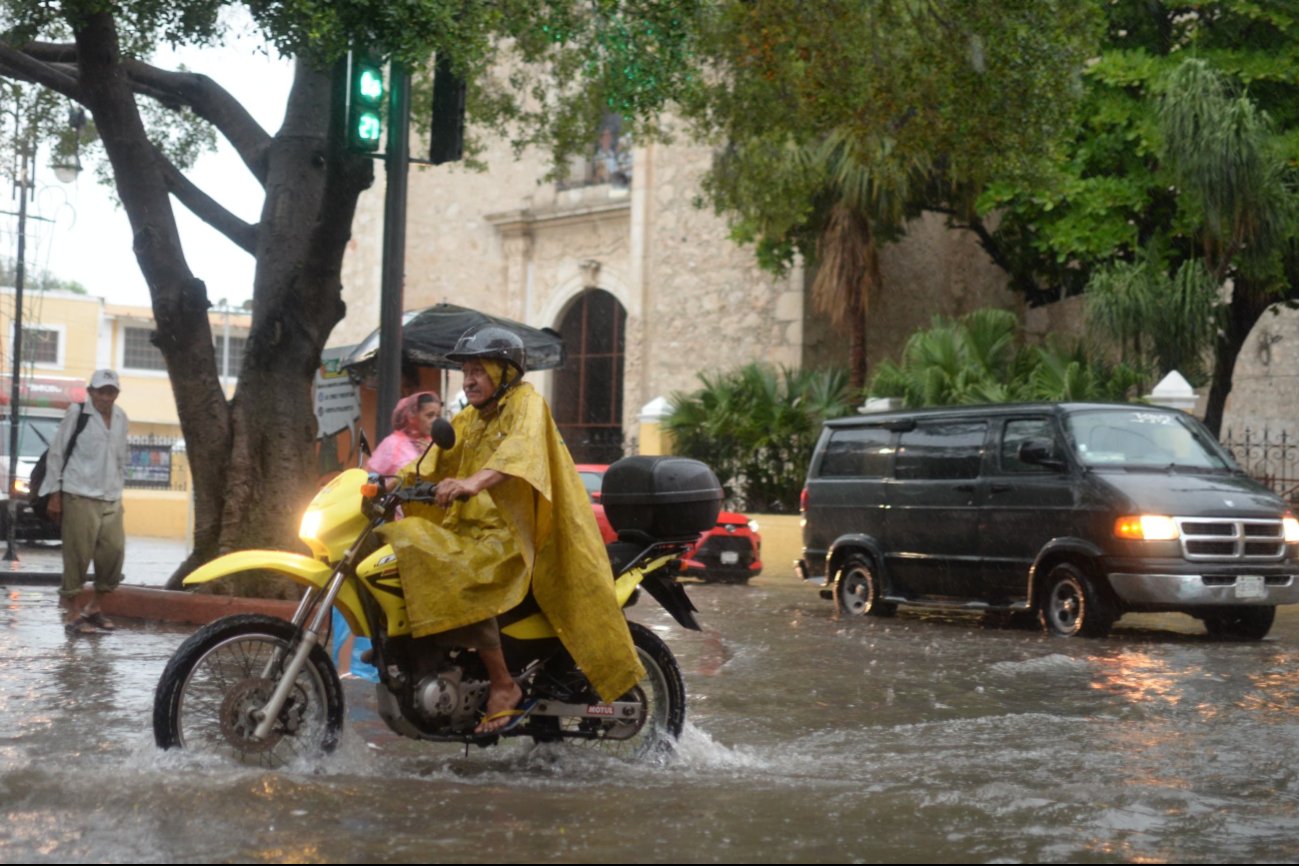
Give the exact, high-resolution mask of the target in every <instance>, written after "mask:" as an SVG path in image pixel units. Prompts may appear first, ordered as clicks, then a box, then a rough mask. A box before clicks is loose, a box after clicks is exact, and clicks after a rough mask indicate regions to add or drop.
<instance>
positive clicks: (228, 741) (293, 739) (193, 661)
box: [153, 614, 343, 768]
mask: <svg viewBox="0 0 1299 866" xmlns="http://www.w3.org/2000/svg"><path fill="white" fill-rule="evenodd" d="M294 632H295V630H294V627H293V625H292V624H290V623H288V622H286V621H284V620H282V619H276V618H274V617H269V616H262V615H260V614H245V615H240V616H230V617H226V618H224V619H220V620H217V621H216V622H213V623H210V624H208V625H206V626H204V627H203V628H201V629H199V630H198V631H197V632H195V633H194V634H193V635H191V636H190V637H189V639H188V640H186V641H185V642H184V643H183V644H181V646H180V648H179V649H178V650H176V653H175V654H174V655H173V656H172V657H171V661H169V662H168V663H167V667H166V669H165V670H163V672H162V678H161V679H159V681H158V689H157V691H156V692H155V693H154V701H153V735H154V739H155V741H156V742H157V744H158V746H159V747H160V748H163V749H170V748H183V749H191V750H196V751H203V752H210V753H217V754H221V755H226V756H229V757H233V758H235V759H236V760H238V761H240V762H242V763H246V764H253V765H256V766H263V767H269V768H276V767H282V766H284V765H285V764H288V763H290V762H292V761H294V760H298V759H300V758H303V757H313V756H315V755H319V754H321V753H325V752H330V751H332V750H333V749H334V747H335V746H336V745H337V744H338V736H339V731H340V730H341V729H342V726H343V688H342V685H341V684H340V683H339V680H338V673H337V672H336V671H335V670H334V665H333V663H332V662H330V660H329V656H328V655H326V654H325V652H324V650H322V649H321V648H320V647H319V646H317V647H314V648H312V650H311V654H310V655H309V656H308V657H307V663H306V665H304V666H303V669H302V671H301V672H300V673H299V674H298V677H297V680H296V681H295V682H294V685H293V689H292V691H291V692H290V693H289V697H288V700H287V701H285V704H284V708H283V709H282V710H281V711H280V714H279V718H278V719H277V720H276V723H275V726H274V728H273V729H272V731H271V734H270V736H268V737H267V738H266V739H265V740H255V739H253V737H252V731H253V728H254V727H256V722H255V720H254V719H253V718H252V715H251V711H252V710H254V709H256V708H258V707H260V706H262V705H263V704H264V703H265V702H266V700H267V699H268V698H269V697H270V695H271V692H272V691H273V690H274V688H275V684H276V682H277V680H278V678H279V675H278V667H279V665H280V664H283V663H284V662H285V661H287V650H289V649H290V648H291V647H292V644H293V639H294ZM277 656H278V658H277Z"/></svg>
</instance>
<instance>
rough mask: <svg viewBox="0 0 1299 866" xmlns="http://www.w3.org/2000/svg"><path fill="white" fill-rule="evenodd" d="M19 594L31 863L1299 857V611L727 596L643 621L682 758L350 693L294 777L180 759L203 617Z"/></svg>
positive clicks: (5, 820) (5, 649) (15, 793)
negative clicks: (682, 623)
mask: <svg viewBox="0 0 1299 866" xmlns="http://www.w3.org/2000/svg"><path fill="white" fill-rule="evenodd" d="M4 592H5V598H4V604H3V606H2V607H0V861H4V862H20V861H33V862H84V861H114V862H145V863H151V862H199V861H253V862H268V861H269V862H283V861H293V862H319V861H350V862H384V861H396V862H412V861H420V862H470V861H473V860H484V861H487V862H499V861H503V860H516V861H565V862H619V861H632V862H665V863H668V862H713V861H752V862H806V861H825V860H833V861H879V860H886V861H895V862H916V863H929V862H944V861H961V862H989V861H995V862H1017V861H1021V862H1022V861H1050V862H1064V861H1069V862H1115V861H1136V860H1140V861H1178V862H1204V861H1214V862H1223V861H1229V862H1242V861H1260V860H1267V861H1294V860H1296V859H1299V773H1297V772H1296V767H1295V756H1296V755H1299V680H1297V679H1296V676H1295V671H1296V668H1297V667H1299V611H1295V612H1293V613H1288V612H1283V613H1282V615H1281V616H1280V617H1278V623H1277V626H1276V627H1275V629H1274V630H1273V634H1272V636H1271V637H1270V638H1269V639H1268V640H1266V641H1264V642H1262V643H1252V644H1251V643H1228V642H1219V641H1213V640H1210V639H1208V638H1207V637H1205V636H1203V635H1202V634H1201V630H1200V628H1199V626H1198V624H1197V623H1195V622H1194V621H1193V620H1190V619H1189V618H1185V617H1176V616H1172V615H1168V616H1146V617H1140V618H1129V619H1125V620H1123V621H1121V622H1120V624H1119V626H1118V628H1117V629H1116V631H1115V633H1114V635H1113V636H1111V637H1110V638H1107V639H1105V640H1101V641H1086V640H1072V641H1071V640H1061V639H1050V638H1047V637H1044V636H1042V635H1040V634H1038V633H1037V632H1035V631H1025V630H1013V629H1006V628H988V627H984V626H983V625H982V624H981V622H980V620H979V619H978V618H977V617H973V616H958V615H951V616H932V615H923V616H922V615H916V614H914V613H912V614H908V613H907V612H905V611H904V612H903V613H901V614H899V615H898V616H897V617H896V618H894V619H890V620H855V621H848V622H836V621H834V620H833V618H832V611H831V605H830V604H829V602H825V601H822V600H821V599H819V598H818V597H817V595H816V593H815V591H813V590H811V589H808V588H805V587H802V586H799V585H796V584H795V583H794V582H793V581H792V580H788V579H771V580H768V579H767V578H759V579H758V580H756V581H755V582H754V584H753V585H751V586H748V587H743V586H739V587H735V586H704V585H700V586H694V587H692V588H691V595H692V597H693V598H694V599H695V601H696V603H697V604H698V606H699V608H700V619H701V621H702V622H704V623H705V624H706V626H707V629H708V630H707V631H706V632H705V633H703V634H696V633H690V632H686V631H684V630H682V629H680V628H678V627H677V626H675V625H674V624H671V622H670V620H669V619H668V617H667V615H666V614H664V613H663V612H662V611H661V610H659V609H658V608H657V607H656V606H655V605H654V603H653V601H651V600H649V599H648V598H647V599H644V600H643V601H642V603H641V605H640V606H639V607H637V608H635V609H633V615H634V617H635V618H637V619H639V620H641V621H642V622H645V623H646V624H648V625H650V626H651V627H653V628H655V629H656V630H657V631H658V632H659V633H660V635H662V636H663V637H665V639H666V640H667V641H668V643H669V645H670V646H671V647H672V648H673V650H674V652H676V653H677V655H678V658H679V659H680V661H681V664H682V669H683V672H684V674H685V678H686V685H687V689H688V691H689V709H688V713H687V726H686V731H685V735H684V737H683V738H682V741H681V743H680V744H679V748H678V749H677V751H676V753H675V754H674V755H673V756H672V758H670V759H669V760H667V761H666V762H664V763H662V764H658V765H652V766H644V765H633V764H627V763H624V762H622V761H619V760H616V759H613V758H608V757H605V756H602V755H599V754H592V753H590V752H588V751H585V750H581V749H577V748H571V747H564V746H563V745H562V744H550V745H547V746H544V747H533V746H531V745H530V744H525V743H521V742H519V743H511V744H508V745H505V746H502V747H498V748H494V749H485V750H484V749H471V750H469V752H468V753H467V754H466V752H465V750H464V749H463V748H457V747H451V746H446V745H441V746H438V745H428V744H422V743H415V742H411V741H406V740H401V739H399V738H397V737H395V736H393V735H392V734H390V733H388V732H387V730H386V729H385V728H383V726H382V724H381V723H379V722H378V721H377V720H376V718H375V716H374V714H373V711H372V702H371V700H370V697H369V694H370V689H371V687H370V686H368V685H365V684H362V683H360V682H357V681H351V682H349V683H348V684H347V688H346V691H347V697H348V701H349V723H348V729H347V734H346V736H345V739H344V742H343V745H342V746H341V748H340V750H339V752H337V753H335V754H333V755H331V756H327V757H324V758H321V759H316V760H313V761H312V762H311V763H309V764H304V765H302V766H295V767H292V768H290V769H288V770H283V771H277V772H269V771H264V770H259V769H248V768H243V767H239V766H234V765H232V764H229V763H227V762H225V761H223V760H215V759H211V758H205V757H203V756H198V755H194V754H187V753H183V752H176V751H173V752H166V753H162V752H159V751H158V750H157V749H155V747H154V745H153V739H152V734H151V730H150V714H151V710H152V697H153V688H154V685H155V684H156V681H157V678H158V675H159V674H160V673H161V671H162V668H163V665H164V664H165V663H166V659H167V657H168V656H169V654H170V653H171V652H172V650H174V649H175V647H176V646H177V645H178V644H179V643H180V642H181V641H182V640H183V639H184V637H185V636H186V634H187V633H188V632H187V630H183V629H174V628H169V627H162V626H149V625H129V626H127V627H125V628H122V629H120V630H119V631H118V632H116V633H114V634H110V635H102V636H94V637H78V638H70V637H67V636H65V635H64V633H63V631H62V629H61V628H59V625H58V615H57V612H56V610H55V607H54V604H55V595H54V592H53V590H52V589H43V588H8V589H6V590H4Z"/></svg>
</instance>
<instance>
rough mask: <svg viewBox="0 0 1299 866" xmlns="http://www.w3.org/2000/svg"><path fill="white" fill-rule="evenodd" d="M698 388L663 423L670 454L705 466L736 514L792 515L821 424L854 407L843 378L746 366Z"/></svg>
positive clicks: (676, 398) (703, 377) (706, 379)
mask: <svg viewBox="0 0 1299 866" xmlns="http://www.w3.org/2000/svg"><path fill="white" fill-rule="evenodd" d="M699 381H700V382H701V383H702V384H703V387H702V388H700V389H699V390H698V391H695V392H693V393H690V394H683V393H677V394H674V395H673V397H672V399H673V403H674V404H675V406H674V408H673V411H672V414H671V415H669V416H668V417H667V419H666V420H665V421H664V428H665V429H666V430H667V431H668V432H669V433H671V434H672V437H673V440H674V442H675V450H676V452H677V453H679V454H682V455H684V456H686V457H693V458H694V459H696V460H702V461H703V462H705V463H707V464H708V465H709V466H711V467H712V468H713V471H714V472H716V473H717V477H718V478H719V479H720V480H721V482H722V484H723V486H725V488H726V489H727V491H728V493H729V495H730V497H731V498H733V499H734V500H736V501H737V502H738V503H739V507H740V508H741V509H743V510H748V511H758V512H764V511H776V512H782V511H783V512H793V511H795V510H797V508H798V496H799V491H800V490H801V489H802V485H803V479H804V477H805V475H806V474H807V462H808V460H810V459H811V457H812V448H813V446H814V445H815V444H816V439H817V436H818V435H819V434H820V432H821V422H822V421H824V420H825V419H826V418H837V417H839V416H842V415H846V414H848V413H850V412H851V411H852V409H853V406H854V405H855V404H856V400H855V397H856V395H854V394H852V393H851V391H850V389H849V388H848V379H847V375H846V374H845V373H843V372H842V371H837V370H832V371H814V370H791V369H789V368H785V367H782V368H780V369H779V370H776V369H773V368H772V367H769V366H767V365H763V364H748V365H746V366H744V367H740V368H738V369H735V370H731V371H729V372H726V373H721V374H716V375H708V374H705V373H701V374H699Z"/></svg>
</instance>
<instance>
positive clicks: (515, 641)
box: [153, 421, 722, 767]
mask: <svg viewBox="0 0 1299 866" xmlns="http://www.w3.org/2000/svg"><path fill="white" fill-rule="evenodd" d="M454 438H455V435H454V433H453V432H452V430H451V426H450V425H449V424H446V422H445V421H441V422H440V423H439V424H438V425H437V426H436V427H435V430H434V442H435V444H437V445H438V446H439V447H442V448H448V447H450V446H451V445H452V444H454ZM620 463H622V464H624V465H623V468H622V470H621V471H620V472H615V471H614V468H615V467H617V466H618V464H614V467H611V469H610V474H611V475H612V476H613V479H614V481H613V488H614V489H610V481H609V480H606V481H605V497H606V499H605V501H606V502H609V501H610V500H609V497H610V495H612V497H613V501H614V503H618V502H622V510H621V511H619V510H618V506H617V505H615V506H614V516H613V517H611V519H613V520H615V523H616V524H617V525H620V526H621V527H622V528H621V530H620V537H619V540H618V541H617V542H615V543H613V544H610V545H608V552H609V558H610V563H611V578H610V579H611V580H613V581H614V586H615V591H616V594H617V598H618V601H619V604H620V605H622V606H624V607H626V606H629V605H631V604H634V603H635V602H636V600H637V599H638V597H639V596H640V592H639V590H640V589H644V590H645V591H646V592H647V593H648V594H649V595H651V596H652V597H653V598H654V599H656V600H657V601H658V602H659V603H660V604H661V605H662V606H663V607H664V608H665V609H666V610H667V611H668V612H669V613H670V614H671V615H672V616H673V617H674V618H675V619H676V621H677V622H679V623H680V624H681V625H683V626H684V627H686V628H689V629H695V630H698V628H699V624H698V622H697V621H696V620H695V617H694V612H695V607H694V605H693V604H692V603H691V602H690V599H689V598H688V597H687V596H686V593H685V590H684V588H683V587H682V586H681V585H680V584H678V583H677V582H676V578H675V575H677V573H678V572H679V564H678V560H679V559H680V557H681V556H682V555H683V554H684V553H685V552H686V551H688V550H689V549H690V547H691V545H692V544H693V543H694V541H695V540H696V539H697V538H698V534H699V532H700V530H701V529H703V528H708V527H710V526H712V525H713V524H714V522H715V521H716V518H717V512H718V509H719V508H720V504H721V495H722V494H721V488H720V486H719V485H718V484H717V479H716V477H715V476H714V475H713V473H712V471H711V470H710V469H708V467H707V466H705V465H704V464H702V463H698V462H697V461H693V460H685V459H683V458H646V457H629V458H625V459H624V460H623V461H620ZM619 478H621V479H623V482H622V483H621V487H620V482H619V480H618V479H619ZM383 480H384V479H381V478H380V477H379V476H376V475H367V474H366V473H365V472H364V471H362V470H360V469H349V470H347V471H345V472H343V473H342V474H340V475H339V476H338V477H336V478H335V479H333V480H332V481H331V482H330V483H329V484H328V485H327V486H325V487H324V488H323V489H322V490H320V492H319V493H317V495H316V497H315V498H314V499H313V500H312V502H311V504H310V506H309V507H308V508H307V511H306V514H305V515H304V517H303V519H302V525H301V529H300V532H299V535H300V537H301V538H302V540H303V541H304V542H305V543H306V544H307V545H308V547H309V548H310V549H311V550H312V552H313V553H314V554H316V558H314V559H313V558H310V557H307V556H301V555H298V554H293V553H288V552H284V551H275V550H247V551H240V552H237V553H232V554H229V555H227V556H223V557H221V558H219V559H216V560H214V561H212V562H210V563H208V564H206V565H205V566H203V567H202V568H200V569H198V570H196V571H195V572H193V573H192V574H190V575H189V576H188V577H187V578H186V579H185V583H186V585H188V586H196V585H199V584H204V583H207V582H209V581H212V580H216V579H218V578H221V577H225V576H228V575H231V574H236V573H239V572H247V571H270V572H277V573H279V574H283V575H286V576H288V577H289V578H291V579H292V580H294V581H295V582H297V583H299V584H301V585H303V586H305V587H306V592H305V594H304V596H303V598H302V601H301V603H300V604H299V605H298V608H297V611H296V613H295V614H294V616H293V618H292V620H291V621H286V620H282V619H277V618H274V617H269V616H261V615H247V614H245V615H237V616H230V617H226V618H224V619H221V620H217V621H216V622H213V623H210V624H209V625H207V626H205V627H203V628H201V629H199V630H198V631H197V632H195V633H194V634H193V635H192V636H190V637H189V639H187V640H186V641H185V642H184V643H182V644H181V646H180V648H179V649H177V650H176V652H175V654H174V655H173V656H172V658H171V660H170V661H169V662H168V664H167V667H166V669H165V670H164V671H163V673H162V677H161V679H160V680H159V682H158V688H157V691H156V693H155V697H154V712H153V728H154V737H155V739H156V741H157V743H158V745H159V746H160V747H161V748H164V749H166V748H175V747H180V748H186V749H198V750H206V751H215V752H219V753H224V754H228V755H231V756H233V757H235V758H237V759H239V760H241V761H244V762H247V763H254V764H260V765H263V766H267V767H278V766H282V765H284V764H286V763H288V762H290V761H293V760H295V759H297V758H299V757H301V756H306V755H313V754H317V753H320V752H328V751H330V750H332V749H333V748H334V747H335V746H336V745H337V743H338V739H339V734H340V731H341V728H342V725H343V715H344V704H343V691H342V686H341V684H340V682H339V678H338V672H337V671H336V670H335V667H334V663H333V661H332V660H331V659H330V657H329V654H328V653H327V652H326V650H325V646H327V643H328V628H329V624H330V619H331V617H330V611H331V609H332V608H334V607H337V608H338V610H339V612H340V613H341V614H342V615H343V617H344V618H345V619H346V620H347V622H348V624H349V625H350V626H351V628H352V630H353V632H355V633H356V634H357V635H359V636H362V637H368V638H370V639H371V640H372V642H373V653H374V659H373V663H374V665H375V667H376V668H377V669H378V672H379V682H378V683H377V684H376V687H375V688H376V693H377V703H378V709H379V715H380V716H381V717H382V718H383V720H384V721H385V722H386V723H387V724H388V726H389V727H390V728H391V729H392V730H393V731H395V732H396V733H398V734H400V735H402V736H405V737H410V738H413V739H420V740H432V741H437V742H455V743H474V744H477V745H491V744H493V743H496V742H498V741H499V740H500V739H501V738H502V737H517V736H525V737H531V738H532V739H533V740H535V741H538V742H544V741H565V742H572V743H581V744H587V745H591V746H595V747H598V748H600V749H602V750H606V751H609V752H612V753H615V754H618V755H621V756H629V757H643V756H646V755H652V754H655V753H662V752H665V751H668V750H670V749H671V748H672V746H673V743H674V742H675V740H676V738H677V737H679V736H680V734H681V730H682V727H683V725H684V722H685V711H686V707H685V700H686V697H685V685H684V683H683V682H682V678H681V671H680V669H679V667H678V666H677V662H676V659H675V658H674V657H673V655H672V651H671V650H670V649H668V647H667V645H666V644H665V643H664V642H663V641H662V640H661V639H660V638H659V637H658V636H657V635H655V634H654V633H653V632H652V631H651V630H649V629H648V628H645V627H644V626H642V625H640V624H638V623H635V622H629V623H628V627H629V628H630V630H631V636H632V642H633V643H634V645H635V647H636V651H637V654H638V655H639V657H640V661H641V663H642V665H643V666H644V668H645V676H644V678H643V679H642V680H641V681H640V682H639V683H637V684H636V685H635V686H634V687H633V688H632V689H631V690H630V691H629V692H627V693H626V694H624V695H622V696H621V697H620V698H619V699H618V700H616V701H612V702H605V701H601V700H600V699H599V697H598V696H597V695H596V694H595V693H594V691H593V690H592V688H591V686H590V685H589V683H588V682H587V680H586V678H585V677H584V676H583V674H582V672H581V670H579V669H578V668H577V667H576V665H575V664H574V663H573V661H572V659H571V658H570V657H569V655H568V653H567V651H566V650H565V649H564V647H563V645H562V644H561V643H560V641H559V638H558V637H557V635H556V634H555V631H554V629H553V628H552V627H551V624H550V622H549V621H548V620H547V618H546V616H545V615H544V614H543V613H542V612H541V611H540V610H539V609H538V608H537V606H536V604H535V602H533V601H532V599H531V595H529V597H528V598H527V599H526V600H525V601H524V602H523V604H521V605H520V606H519V607H518V608H516V609H515V610H513V611H510V612H507V613H506V614H504V615H502V616H501V617H499V618H498V619H499V622H500V625H501V641H502V648H503V649H504V651H505V655H506V660H507V662H508V663H509V666H510V671H511V673H512V674H513V675H514V677H515V680H516V681H517V682H518V684H519V686H520V687H521V688H522V690H523V693H524V698H525V700H528V701H535V702H536V703H535V704H534V705H533V707H532V709H531V711H530V712H529V713H528V714H527V716H526V717H525V718H524V720H523V721H522V722H520V723H519V724H518V725H517V726H515V727H513V728H512V729H511V730H509V731H508V732H504V733H502V732H497V733H493V734H490V735H475V734H474V732H473V729H474V727H475V726H476V724H477V723H478V721H479V719H480V718H481V717H482V715H483V709H484V707H485V704H486V700H487V693H488V678H487V672H486V670H485V668H484V666H483V664H482V662H481V661H480V660H479V658H478V655H477V653H475V652H472V651H469V650H466V649H464V648H461V647H453V646H451V647H448V646H443V645H441V643H440V641H439V640H438V638H437V637H436V636H430V637H420V638H416V637H413V636H412V635H411V631H410V625H409V619H408V617H407V615H406V604H405V597H404V594H403V591H402V584H401V577H400V575H399V573H398V570H397V558H396V555H395V554H394V553H393V550H392V548H391V547H390V546H388V545H386V544H383V543H382V542H381V539H380V538H379V536H378V535H377V534H376V533H375V530H376V529H378V528H379V527H380V526H382V525H383V524H385V523H387V522H389V521H391V520H393V519H395V517H396V514H397V511H398V509H399V508H400V507H401V506H402V505H403V504H405V503H411V502H432V501H433V498H434V493H435V491H436V485H434V484H432V483H429V482H418V483H408V484H399V485H398V486H396V487H395V488H394V489H393V490H391V491H385V490H384V485H383ZM687 488H688V489H687Z"/></svg>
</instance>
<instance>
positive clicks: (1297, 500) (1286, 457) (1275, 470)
mask: <svg viewBox="0 0 1299 866" xmlns="http://www.w3.org/2000/svg"><path fill="white" fill-rule="evenodd" d="M1220 441H1221V442H1222V444H1223V445H1224V446H1225V447H1226V448H1227V450H1229V451H1231V453H1232V456H1233V457H1235V458H1236V462H1237V463H1239V464H1240V467H1241V468H1242V469H1244V470H1245V471H1246V472H1248V473H1249V474H1250V475H1251V476H1253V477H1254V478H1256V479H1257V480H1258V481H1260V482H1261V483H1263V484H1264V485H1266V486H1267V487H1270V488H1271V489H1272V490H1274V491H1275V492H1276V494H1277V495H1278V496H1280V497H1282V498H1283V499H1285V500H1286V501H1287V502H1289V503H1291V504H1292V505H1299V438H1296V437H1295V435H1294V434H1292V433H1290V432H1289V431H1288V430H1281V431H1279V432H1278V431H1275V430H1269V429H1268V428H1266V427H1264V428H1263V429H1262V430H1261V431H1259V430H1251V429H1250V428H1249V427H1246V428H1245V429H1244V430H1241V431H1238V430H1234V429H1231V428H1228V429H1227V430H1226V431H1225V432H1224V433H1223V435H1222V437H1221V440H1220Z"/></svg>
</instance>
